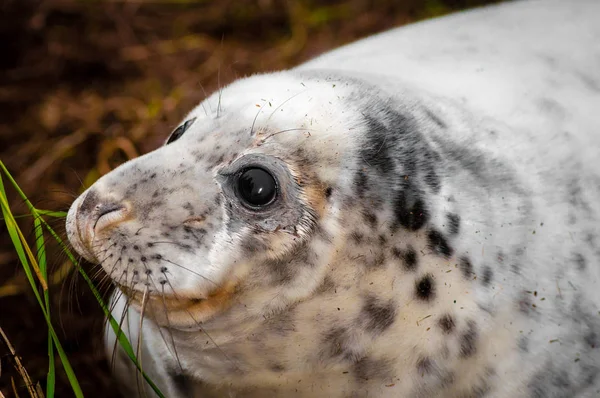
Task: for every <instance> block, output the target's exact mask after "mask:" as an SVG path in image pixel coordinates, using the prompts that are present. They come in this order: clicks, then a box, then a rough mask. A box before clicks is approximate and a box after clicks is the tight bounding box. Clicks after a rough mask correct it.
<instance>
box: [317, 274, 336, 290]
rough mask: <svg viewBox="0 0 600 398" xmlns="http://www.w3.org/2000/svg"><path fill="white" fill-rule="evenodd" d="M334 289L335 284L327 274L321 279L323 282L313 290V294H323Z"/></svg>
mask: <svg viewBox="0 0 600 398" xmlns="http://www.w3.org/2000/svg"><path fill="white" fill-rule="evenodd" d="M334 289H335V284H334V283H333V280H332V279H331V277H330V276H329V275H327V276H326V277H325V279H323V282H322V283H321V284H320V285H319V287H318V288H317V289H316V290H315V294H324V293H329V292H331V291H333V290H334Z"/></svg>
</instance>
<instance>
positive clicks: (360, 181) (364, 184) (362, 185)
mask: <svg viewBox="0 0 600 398" xmlns="http://www.w3.org/2000/svg"><path fill="white" fill-rule="evenodd" d="M354 186H355V188H356V194H357V195H358V197H359V198H361V199H362V198H364V197H365V192H366V191H368V189H369V180H368V177H367V175H366V174H365V172H363V171H362V170H360V171H358V172H357V173H356V176H355V177H354Z"/></svg>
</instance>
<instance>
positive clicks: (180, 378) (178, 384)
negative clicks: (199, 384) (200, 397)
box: [169, 372, 193, 397]
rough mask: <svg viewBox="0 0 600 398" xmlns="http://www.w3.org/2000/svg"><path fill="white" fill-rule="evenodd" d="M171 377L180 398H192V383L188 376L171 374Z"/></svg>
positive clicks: (177, 373)
mask: <svg viewBox="0 0 600 398" xmlns="http://www.w3.org/2000/svg"><path fill="white" fill-rule="evenodd" d="M169 377H170V379H171V382H172V383H173V386H174V387H175V389H176V390H177V392H178V394H177V395H179V396H182V397H191V396H192V394H193V387H192V383H191V382H190V380H189V379H188V377H187V376H185V375H183V374H181V373H179V372H169Z"/></svg>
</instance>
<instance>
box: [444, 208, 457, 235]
mask: <svg viewBox="0 0 600 398" xmlns="http://www.w3.org/2000/svg"><path fill="white" fill-rule="evenodd" d="M446 218H447V219H448V233H449V234H450V235H457V234H458V233H459V232H460V216H459V215H458V214H454V213H448V214H446Z"/></svg>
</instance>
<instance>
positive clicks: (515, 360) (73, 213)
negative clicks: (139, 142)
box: [67, 0, 600, 398]
mask: <svg viewBox="0 0 600 398" xmlns="http://www.w3.org/2000/svg"><path fill="white" fill-rule="evenodd" d="M599 15H600V2H598V1H591V0H590V1H571V2H565V1H523V2H514V3H512V2H511V3H510V4H503V5H499V6H493V7H487V8H482V9H478V10H474V11H470V12H465V13H459V14H455V15H451V16H448V17H444V18H440V19H436V20H432V21H426V22H422V23H419V24H415V25H411V26H408V27H403V28H400V29H396V30H392V31H389V32H387V33H383V34H380V35H377V36H374V37H371V38H368V39H366V40H363V41H360V42H357V43H355V44H352V45H349V46H347V47H343V48H341V49H339V50H336V51H333V52H331V53H328V54H326V55H324V56H322V57H319V58H317V59H315V60H313V61H311V62H308V63H306V64H304V65H301V66H300V67H298V68H296V69H292V70H289V71H283V72H278V73H269V74H263V75H256V76H252V77H248V78H244V79H241V80H238V81H236V82H234V83H233V84H231V85H230V86H228V87H226V88H224V89H223V90H222V91H221V92H220V93H216V94H214V95H212V96H211V97H209V98H207V99H206V100H205V101H204V102H203V103H201V104H200V105H199V106H198V107H196V108H195V109H193V110H192V111H191V112H190V113H189V114H188V116H187V117H186V118H185V119H184V121H183V122H182V123H181V125H180V126H179V127H177V129H175V131H174V132H173V133H172V134H171V136H170V137H169V138H168V140H167V141H166V144H165V145H164V146H163V147H161V148H159V149H157V150H155V151H153V152H151V153H148V154H146V155H144V156H142V157H139V158H137V159H134V160H132V161H129V162H127V163H125V164H123V165H122V166H120V167H119V168H117V169H115V170H114V171H112V172H111V173H109V174H107V175H105V176H103V177H102V178H100V179H99V180H98V181H97V182H96V183H95V184H93V185H92V186H91V187H90V188H89V189H88V190H87V191H85V192H84V193H83V194H82V195H81V196H80V197H79V198H78V199H77V200H76V201H75V202H74V203H73V205H72V207H71V210H70V211H69V215H68V219H67V230H68V235H69V239H70V241H71V243H72V245H73V246H74V248H75V249H76V250H77V251H78V252H79V253H80V254H81V255H82V256H84V257H85V258H86V259H88V260H89V261H92V262H94V263H99V264H102V267H103V268H104V269H105V270H106V272H107V273H108V275H109V276H110V277H111V278H112V280H113V282H114V284H115V285H116V286H117V288H118V289H117V290H116V292H115V294H114V295H113V302H112V304H113V315H114V317H115V318H116V319H117V321H121V320H122V326H123V329H124V330H125V332H126V333H127V335H128V336H129V338H130V340H131V341H132V344H133V345H134V346H136V344H137V342H138V341H139V344H140V354H141V360H140V361H141V363H142V366H143V369H144V371H145V372H146V373H147V374H148V375H149V376H150V377H151V378H152V379H153V381H154V382H155V383H156V384H157V385H158V386H159V387H160V389H161V390H162V392H163V393H164V395H165V396H166V397H184V396H185V397H211V396H216V397H219V396H236V397H271V396H278V397H366V396H369V397H428V398H429V397H511V398H512V397H592V396H598V395H599V394H600V392H599V391H600V377H599V372H600V289H599V288H598V283H599V282H600V280H599V279H600V224H599V222H600V162H598V156H599V155H600V119H599V117H598V114H599V112H600V23H598V16H599ZM141 313H143V314H144V317H143V318H144V319H143V320H142V319H140V314H141ZM115 346H116V345H115V335H114V333H113V332H112V330H110V329H109V330H107V334H106V347H107V351H108V352H109V355H110V354H112V351H113V347H115ZM115 376H116V378H117V379H118V380H119V382H120V383H121V384H122V386H123V391H124V392H126V394H127V395H126V396H135V395H133V394H136V393H139V392H140V391H138V390H140V389H142V387H141V386H142V385H143V382H141V381H139V380H140V378H139V376H137V374H136V370H135V369H134V368H133V366H132V364H131V362H130V361H129V359H128V358H127V357H126V356H125V355H124V354H123V352H120V353H117V354H116V363H115ZM143 389H144V390H145V393H146V394H148V396H150V394H153V393H152V392H151V390H150V389H149V388H148V387H147V386H146V387H143ZM142 395H143V392H142Z"/></svg>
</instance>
